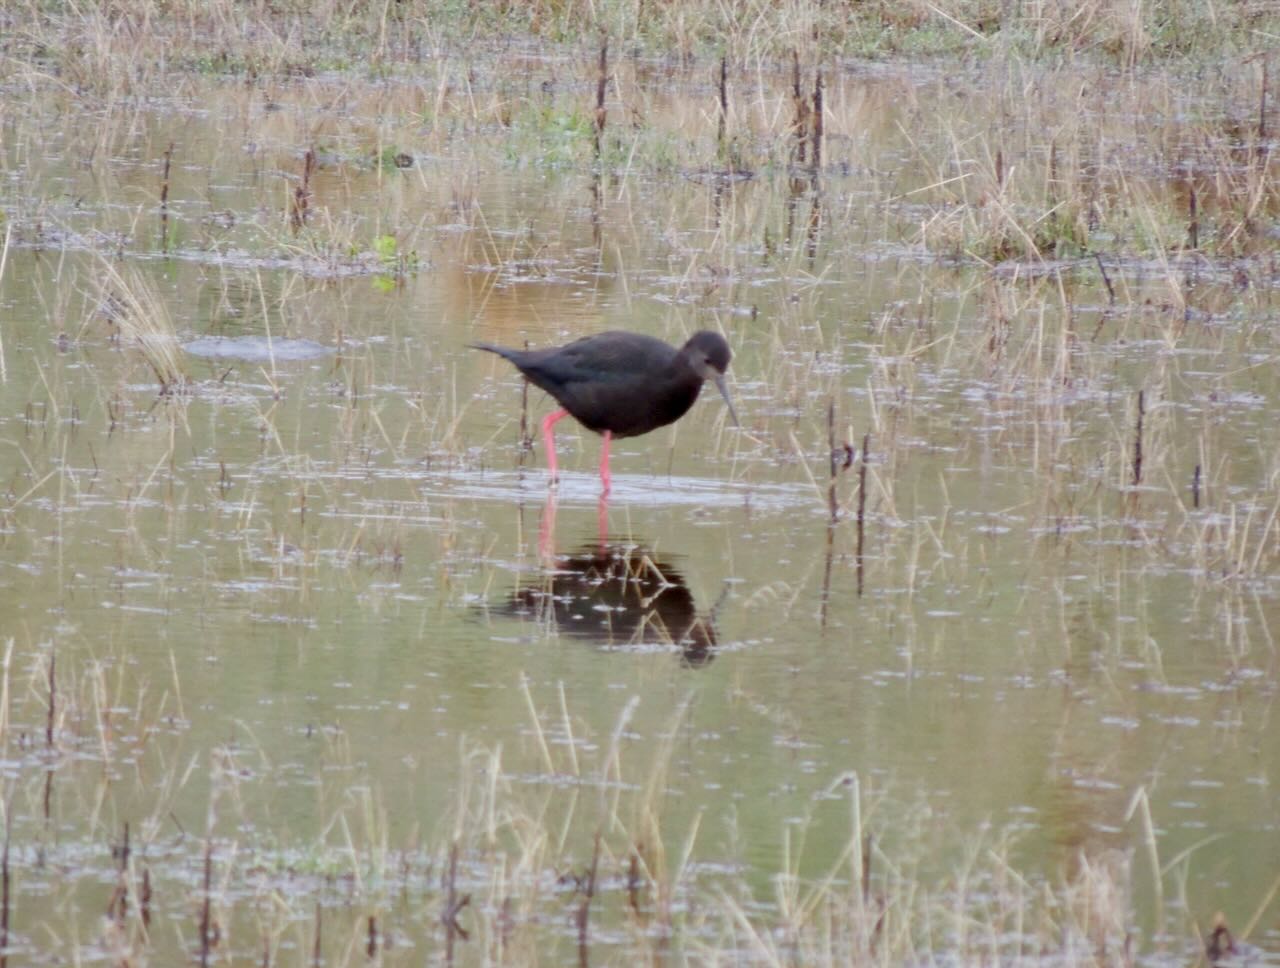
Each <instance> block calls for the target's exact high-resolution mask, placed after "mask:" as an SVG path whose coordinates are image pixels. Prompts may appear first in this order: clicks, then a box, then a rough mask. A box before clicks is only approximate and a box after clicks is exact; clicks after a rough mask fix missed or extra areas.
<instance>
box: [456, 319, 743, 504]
mask: <svg viewBox="0 0 1280 968" xmlns="http://www.w3.org/2000/svg"><path fill="white" fill-rule="evenodd" d="M470 345H471V347H472V348H474V349H478V350H488V351H489V352H490V353H497V354H498V355H499V356H501V357H502V358H503V359H506V360H510V361H511V362H512V363H514V364H515V366H516V368H517V369H518V370H519V371H520V372H521V373H523V374H524V375H525V376H526V377H528V379H529V382H530V383H532V384H533V385H534V386H536V387H539V388H541V389H543V390H545V391H546V392H547V393H549V394H551V395H552V396H553V397H555V398H556V400H558V401H559V403H560V406H561V407H563V408H564V409H562V410H557V411H556V412H555V413H551V414H548V415H547V417H546V419H545V420H543V421H542V439H543V442H544V444H545V446H546V448H547V465H548V468H549V469H550V471H551V479H552V481H554V480H555V479H556V472H557V466H556V443H555V437H554V435H553V433H552V429H551V428H552V427H554V426H555V423H556V421H557V420H560V419H561V418H562V417H565V416H568V415H572V416H574V417H575V418H576V419H577V421H578V422H579V423H580V424H582V425H583V426H584V427H586V428H587V429H588V430H594V431H595V432H596V433H598V434H602V435H603V436H604V448H603V451H602V452H601V455H600V480H601V482H602V483H603V484H604V489H605V491H608V490H609V484H610V474H609V442H610V441H611V440H612V439H613V438H614V437H639V436H640V435H641V434H647V433H648V432H649V431H651V430H656V429H657V428H659V427H665V426H666V425H667V424H669V423H675V421H677V420H679V419H680V418H681V417H683V416H684V415H685V413H686V412H687V411H688V409H689V408H690V407H692V406H693V402H694V401H695V400H697V399H698V394H699V393H700V392H701V390H702V384H703V382H704V381H706V380H711V381H712V382H713V383H715V385H716V386H717V387H718V388H719V390H720V393H721V395H722V396H723V397H724V402H725V403H726V404H728V406H729V415H730V416H731V417H733V422H734V423H735V424H736V423H737V422H738V415H737V414H736V413H735V412H734V410H733V401H732V400H730V399H729V388H728V387H727V386H726V385H725V382H724V374H725V371H726V370H728V369H729V360H730V358H731V357H732V356H733V354H732V353H731V352H730V351H729V344H728V343H726V342H725V340H724V337H723V336H721V335H720V334H719V333H712V332H709V331H707V330H703V331H702V332H699V333H694V334H693V335H692V336H691V337H689V341H688V342H687V343H685V344H684V346H681V347H680V348H679V349H677V348H676V347H674V346H671V345H669V344H667V343H664V342H663V341H662V340H660V339H654V338H653V337H652V336H644V335H642V334H640V333H624V332H620V331H613V332H608V333H597V334H596V335H595V336H585V337H583V338H582V339H579V340H575V341H574V342H572V343H569V344H567V345H565V346H556V347H552V348H549V349H544V350H514V349H508V348H507V347H505V346H494V345H493V344H492V343H471V344H470Z"/></svg>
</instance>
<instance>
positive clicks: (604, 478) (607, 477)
mask: <svg viewBox="0 0 1280 968" xmlns="http://www.w3.org/2000/svg"><path fill="white" fill-rule="evenodd" d="M611 440H613V431H611V430H606V431H605V432H604V446H603V447H602V448H601V449H600V483H601V484H603V485H604V493H606V494H608V493H609V488H610V487H611V486H612V485H613V475H612V474H610V473H609V441H611Z"/></svg>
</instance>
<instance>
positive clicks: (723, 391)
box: [711, 373, 742, 427]
mask: <svg viewBox="0 0 1280 968" xmlns="http://www.w3.org/2000/svg"><path fill="white" fill-rule="evenodd" d="M711 379H713V380H715V381H716V389H718V390H719V391H720V396H722V397H724V402H725V404H726V405H727V406H728V407H729V416H730V417H732V418H733V425H734V426H735V427H741V426H742V423H741V421H739V420H738V412H737V411H736V410H734V409H733V401H732V400H730V399H729V385H728V384H727V383H725V382H724V374H723V373H715V374H713V375H712V377H711Z"/></svg>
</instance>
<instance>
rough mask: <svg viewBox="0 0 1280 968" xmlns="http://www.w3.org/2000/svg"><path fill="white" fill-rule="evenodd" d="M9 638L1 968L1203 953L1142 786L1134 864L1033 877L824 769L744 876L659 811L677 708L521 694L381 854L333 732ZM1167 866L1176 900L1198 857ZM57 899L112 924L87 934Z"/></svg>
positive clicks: (1093, 853)
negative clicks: (1140, 854) (51, 963)
mask: <svg viewBox="0 0 1280 968" xmlns="http://www.w3.org/2000/svg"><path fill="white" fill-rule="evenodd" d="M8 649H9V650H8V653H7V659H6V664H5V667H4V668H5V677H4V683H3V686H4V688H3V698H4V707H3V708H4V714H5V715H4V719H3V734H2V735H0V743H3V747H4V751H5V756H6V760H7V761H8V762H9V763H10V764H11V766H10V772H9V775H8V778H7V779H6V796H5V803H6V830H7V835H6V848H5V865H4V879H5V885H6V887H9V888H10V889H11V890H13V891H14V893H13V894H12V895H11V894H10V892H9V891H6V892H5V894H4V897H5V899H6V901H8V899H9V898H10V897H17V898H19V899H24V898H28V897H31V896H33V894H38V895H40V896H41V898H42V901H41V903H40V904H37V905H32V904H28V903H26V902H25V901H24V900H19V901H18V903H17V905H16V907H14V908H13V909H6V910H5V911H4V912H3V913H4V918H3V923H4V924H5V926H6V929H7V931H8V932H9V933H8V937H7V939H6V940H7V945H8V948H7V951H8V953H9V956H10V957H15V956H16V957H19V958H24V959H25V958H27V957H29V956H30V957H34V956H35V955H36V953H37V952H39V953H40V957H42V958H48V957H61V958H67V959H74V958H76V957H80V956H83V955H84V953H85V951H86V950H87V949H86V948H85V946H86V945H88V946H89V949H91V950H95V951H99V952H103V953H105V954H106V955H107V956H108V957H110V958H113V959H115V960H116V961H117V962H126V961H127V962H129V963H138V962H159V963H176V962H178V961H181V960H184V959H186V958H188V957H190V956H191V955H192V954H193V953H194V954H196V955H197V957H199V959H200V960H202V961H208V962H210V963H218V962H223V961H230V962H233V963H234V962H238V961H239V960H241V959H246V960H252V961H254V963H262V961H265V963H267V964H277V963H287V962H288V959H289V957H290V954H289V953H290V952H291V951H295V952H296V951H305V952H308V953H311V952H315V953H317V957H323V959H324V962H325V963H326V964H357V963H363V962H364V959H366V958H368V957H373V956H377V957H378V958H380V959H381V963H383V964H418V963H420V962H421V959H422V952H423V951H424V950H425V951H430V950H436V949H438V948H440V947H442V946H446V945H447V946H450V947H452V948H453V950H454V952H455V954H456V956H457V957H458V958H460V959H463V960H466V961H473V960H481V959H482V958H483V957H485V956H486V955H488V956H496V955H497V953H501V954H502V956H503V958H505V959H507V960H511V961H515V962H519V963H525V962H528V961H534V960H536V961H546V960H556V959H557V958H561V957H569V956H570V955H571V954H574V953H577V954H579V955H581V956H583V957H585V958H586V960H588V961H590V962H595V961H606V962H612V961H616V960H618V959H622V960H624V961H626V962H627V963H637V962H638V961H641V960H643V961H648V960H651V959H653V958H656V957H663V956H665V957H675V958H677V959H678V960H681V961H686V960H687V961H692V962H695V963H702V962H712V963H721V962H724V961H726V960H728V961H734V962H737V961H742V960H746V961H750V962H752V963H766V964H778V965H781V964H795V963H801V964H806V965H837V964H882V965H902V964H909V963H931V962H933V961H935V960H938V959H941V960H945V961H947V962H948V963H960V964H974V963H990V962H992V961H997V962H999V961H1005V960H1022V959H1029V960H1031V961H1033V962H1044V961H1047V962H1050V963H1053V964H1068V965H1073V964H1096V963H1098V961H1099V960H1101V961H1102V962H1103V963H1121V964H1123V963H1136V962H1137V961H1139V960H1143V961H1146V960H1149V959H1147V957H1146V956H1145V955H1141V954H1140V953H1141V952H1143V951H1146V950H1149V948H1150V945H1151V944H1152V941H1153V939H1154V938H1155V936H1156V935H1157V934H1158V935H1159V946H1158V947H1159V950H1162V951H1164V952H1166V953H1167V960H1169V962H1170V963H1181V962H1183V961H1184V960H1185V958H1186V957H1188V956H1189V955H1190V953H1191V952H1193V951H1194V950H1196V948H1197V947H1198V946H1199V945H1200V944H1201V941H1200V940H1198V938H1197V934H1196V932H1197V927H1196V924H1195V923H1194V919H1193V918H1192V917H1191V915H1190V914H1189V912H1187V911H1186V910H1185V908H1180V907H1178V906H1177V905H1174V906H1173V907H1175V908H1178V910H1176V911H1174V910H1166V909H1165V908H1164V907H1163V906H1160V905H1157V906H1156V908H1155V909H1154V912H1153V911H1152V909H1151V908H1150V907H1144V908H1141V909H1140V908H1139V907H1138V906H1137V904H1136V901H1135V898H1136V897H1137V896H1138V895H1139V894H1141V893H1143V890H1144V887H1145V885H1143V884H1142V883H1140V882H1141V880H1142V879H1143V878H1150V877H1153V876H1154V877H1155V879H1156V882H1157V885H1158V884H1159V881H1160V880H1161V877H1162V875H1159V874H1157V875H1153V874H1152V873H1151V871H1149V870H1147V869H1146V865H1147V864H1149V865H1150V866H1151V867H1153V868H1157V869H1158V868H1159V867H1160V865H1161V864H1162V863H1167V861H1166V860H1165V859H1164V858H1161V857H1160V855H1159V851H1158V847H1157V845H1156V841H1155V837H1154V831H1153V829H1152V823H1153V820H1152V817H1151V816H1150V813H1149V809H1150V808H1149V804H1148V803H1147V802H1146V800H1145V797H1144V796H1142V795H1141V794H1140V795H1139V796H1138V797H1135V799H1134V802H1133V804H1132V805H1131V807H1130V811H1129V813H1130V816H1131V818H1132V823H1133V825H1134V828H1135V829H1134V834H1135V837H1136V839H1137V840H1138V842H1143V841H1145V844H1146V847H1145V851H1146V855H1145V856H1144V858H1143V859H1142V860H1138V859H1137V858H1135V857H1134V856H1133V854H1132V853H1130V852H1128V851H1126V850H1123V849H1115V848H1109V847H1096V846H1095V847H1094V848H1091V849H1084V848H1082V849H1081V850H1080V851H1079V852H1078V853H1076V854H1073V855H1072V856H1070V857H1069V858H1068V859H1067V863H1066V866H1065V867H1064V869H1062V870H1061V871H1060V872H1058V873H1057V874H1056V875H1052V876H1048V877H1041V876H1037V877H1031V876H1028V875H1026V874H1024V873H1021V872H1019V869H1018V866H1017V863H1016V855H1017V844H1018V836H1017V834H1016V832H1015V831H1014V830H1013V829H1012V828H1010V829H1004V830H1001V829H996V828H991V829H988V830H984V831H981V832H972V833H968V834H961V833H958V832H956V831H955V830H953V829H951V828H950V826H949V824H948V823H947V822H945V820H943V819H941V818H940V817H939V816H938V815H937V814H935V813H934V811H933V810H932V809H931V808H929V807H928V806H926V805H924V804H917V805H911V804H904V803H901V802H899V801H898V800H897V799H896V798H895V797H894V796H893V795H892V794H890V793H889V792H888V791H887V790H886V789H883V788H874V789H873V788H867V787H865V786H864V783H865V781H864V780H860V778H859V777H858V776H857V775H856V774H853V773H847V774H842V775H839V776H836V777H832V778H830V779H829V780H827V781H823V782H820V783H818V784H817V785H816V786H814V788H813V789H812V791H811V799H810V806H809V807H808V808H807V810H805V811H804V812H803V814H802V815H801V816H798V817H795V818H792V820H791V821H790V822H788V823H787V825H786V827H785V829H784V830H783V831H781V832H780V837H781V840H782V843H783V848H782V852H781V858H782V861H781V866H780V867H779V868H778V869H776V870H772V871H770V870H763V871H762V870H759V869H757V866H756V865H754V864H753V863H751V862H750V860H749V859H748V858H749V855H750V854H751V853H752V845H750V844H747V843H743V842H742V841H741V834H740V833H739V832H737V831H736V829H735V827H734V825H733V823H732V821H730V822H729V824H728V825H727V826H726V825H721V824H715V825H712V824H711V823H710V822H709V820H708V819H707V817H706V816H704V813H703V810H702V808H701V807H700V806H699V805H698V804H697V803H695V804H693V806H692V809H690V808H689V805H688V804H685V805H683V806H679V807H678V806H677V805H678V804H679V803H680V801H682V800H686V799H687V798H688V797H690V796H695V797H696V794H694V793H693V791H691V790H687V789H683V787H684V785H685V783H687V778H683V777H682V776H681V773H680V771H679V770H678V769H677V768H676V767H675V765H674V760H675V759H676V757H677V751H678V749H679V747H680V745H681V744H683V743H684V742H686V741H687V735H686V729H685V722H684V719H685V716H686V715H687V714H688V703H687V702H686V703H684V704H681V705H680V706H678V707H677V709H676V711H675V716H674V718H673V719H672V720H671V721H670V722H669V723H668V727H669V728H668V729H667V731H666V733H665V734H664V736H663V737H662V738H660V739H659V740H658V741H657V742H656V743H653V744H641V743H635V742H633V741H630V740H628V739H627V736H628V733H629V731H630V728H631V724H632V720H633V716H634V714H635V713H636V711H637V710H636V702H637V701H636V700H634V699H633V700H632V701H631V702H629V703H627V704H625V705H624V707H623V708H622V709H621V710H620V712H619V713H618V716H617V719H616V721H615V723H614V725H613V727H612V729H611V730H609V731H608V732H607V733H605V734H602V735H596V734H594V733H592V732H591V731H590V730H589V729H587V728H586V727H585V726H584V724H583V723H582V722H581V720H579V719H578V718H577V717H576V716H575V715H574V713H573V710H572V709H570V708H569V706H568V704H567V702H566V699H565V695H564V692H563V690H561V691H559V692H558V693H556V692H555V691H551V692H545V693H544V692H543V691H537V692H535V691H534V690H533V689H532V688H531V687H530V685H529V684H528V683H518V684H517V683H513V684H512V691H513V694H516V693H518V694H522V696H523V699H522V700H520V701H522V702H523V704H524V705H525V706H526V707H527V709H528V722H527V729H526V730H525V731H524V736H523V737H521V738H517V737H512V738H511V739H512V741H511V742H510V743H504V744H501V745H498V746H487V745H483V744H478V743H474V742H464V743H463V744H462V745H461V747H460V748H459V750H458V755H459V763H458V769H457V772H456V775H455V777H454V780H453V786H452V795H451V800H450V802H451V806H450V807H449V809H448V810H447V811H445V813H444V814H442V815H441V816H440V817H438V818H436V819H435V820H434V821H432V822H430V823H429V824H428V826H426V827H424V828H422V829H418V830H415V832H414V833H412V834H411V835H410V836H409V837H407V838H405V839H402V840H401V839H397V838H396V837H395V836H394V835H393V834H392V833H391V830H390V826H389V824H388V818H387V810H388V805H387V804H386V803H384V802H382V799H381V796H380V793H379V789H378V784H377V782H376V780H372V779H371V778H368V777H366V776H364V775H363V772H362V770H361V768H360V767H359V766H358V765H357V761H358V759H359V756H358V753H357V751H354V750H352V749H351V748H350V747H349V737H347V736H346V735H345V734H344V733H343V732H342V731H341V730H325V731H323V732H322V733H321V734H319V735H317V736H316V737H314V742H317V743H318V744H320V749H321V756H320V763H319V769H317V770H316V771H315V772H314V773H310V774H306V773H298V772H297V771H296V770H295V769H293V766H292V765H291V764H278V763H273V761H272V756H271V754H270V753H269V752H268V750H267V749H266V748H265V747H264V746H262V745H261V744H260V741H259V739H258V738H257V737H255V736H254V735H253V734H252V733H251V732H248V731H243V730H242V731H240V732H239V733H238V735H237V736H236V737H234V738H230V739H228V740H227V741H225V742H221V743H218V744H215V745H205V744H204V743H202V742H200V741H198V740H197V739H196V737H195V736H194V734H193V731H192V722H191V720H190V719H189V718H188V716H189V715H190V713H188V708H189V707H190V705H191V704H192V703H193V702H197V701H199V696H198V690H197V689H196V687H195V684H194V683H190V682H181V681H179V680H178V679H177V678H176V677H175V678H174V679H173V681H171V682H169V683H145V682H142V681H138V680H136V679H134V678H133V676H132V675H131V674H130V673H129V671H128V669H127V665H126V664H125V663H123V662H119V661H117V660H115V659H112V658H110V657H107V656H103V657H101V658H100V659H99V660H98V661H96V662H94V663H92V664H89V665H83V666H72V667H68V664H67V663H66V662H65V661H64V662H55V656H54V655H53V653H46V654H45V655H43V656H42V657H41V660H40V661H39V662H36V663H33V664H32V665H31V666H30V667H29V668H28V669H26V670H25V671H22V672H21V673H19V672H18V670H16V669H14V668H13V667H12V664H11V662H10V661H8V660H11V659H12V641H10V643H9V647H8ZM281 767H287V769H286V770H284V772H283V773H282V772H281ZM281 783H298V784H304V785H306V786H308V787H311V788H313V789H314V798H315V802H316V803H317V804H318V805H321V809H320V810H319V811H317V812H316V813H315V815H314V816H313V817H311V818H310V819H307V820H303V819H301V818H295V819H294V820H293V821H292V823H290V822H288V821H286V823H284V824H283V825H282V823H281V820H282V819H284V818H280V817H276V816H273V809H272V806H271V803H272V799H273V798H272V796H271V795H270V791H271V790H272V789H276V788H278V787H279V785H280V784H281ZM264 793H266V794H267V795H266V796H263V794H264ZM193 794H194V795H193ZM290 828H292V829H290ZM942 857H946V858H951V859H950V860H947V861H946V862H945V863H944V865H943V866H944V870H942V871H939V862H940V858H942ZM1174 863H1176V864H1177V865H1178V866H1179V870H1180V871H1181V873H1180V874H1179V878H1178V883H1181V884H1183V886H1184V887H1183V889H1184V890H1185V878H1186V872H1187V869H1188V867H1189V866H1191V865H1194V864H1195V863H1196V855H1195V854H1194V852H1189V853H1188V854H1187V855H1186V856H1183V857H1180V858H1176V859H1174ZM50 870H57V871H58V872H59V874H58V876H57V877H56V878H53V877H50V876H49V873H48V872H49V871H50ZM1157 893H1159V891H1158V890H1157ZM108 898H109V901H108V900H107V899H108ZM1183 900H1185V899H1183ZM1258 900H1259V901H1260V902H1261V903H1263V904H1265V903H1266V902H1267V899H1266V898H1262V899H1258ZM76 908H80V909H81V910H87V911H92V912H100V911H104V915H103V916H102V919H101V920H100V921H99V922H98V924H97V926H96V927H92V926H90V925H80V924H77V923H75V922H76V918H75V917H74V916H72V917H71V918H70V920H68V915H69V912H71V911H73V910H75V909H76ZM93 916H94V918H97V917H98V914H97V913H95V914H94V915H93ZM1152 917H1155V918H1156V921H1155V923H1154V925H1153V924H1152V922H1151V918H1152ZM86 928H87V929H88V930H89V932H90V933H89V935H88V936H86V935H85V934H83V933H82V932H83V931H85V930H86ZM1152 963H1163V961H1162V960H1161V959H1160V958H1157V959H1156V960H1155V961H1154V962H1152Z"/></svg>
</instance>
